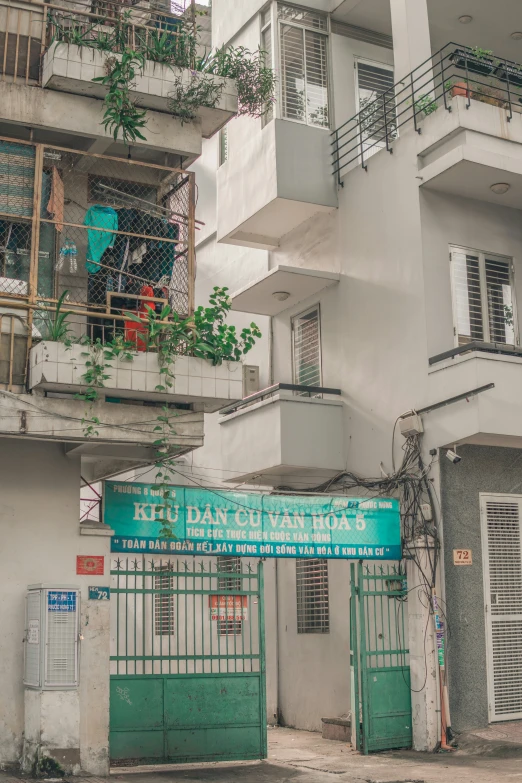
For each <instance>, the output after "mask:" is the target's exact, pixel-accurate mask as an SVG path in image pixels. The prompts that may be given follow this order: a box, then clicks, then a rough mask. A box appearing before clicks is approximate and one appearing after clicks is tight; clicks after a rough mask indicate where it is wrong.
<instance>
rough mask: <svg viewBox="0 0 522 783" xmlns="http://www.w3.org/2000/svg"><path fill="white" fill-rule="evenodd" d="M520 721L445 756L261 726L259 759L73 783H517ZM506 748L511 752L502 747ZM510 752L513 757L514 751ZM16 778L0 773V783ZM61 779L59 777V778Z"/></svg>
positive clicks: (468, 740)
mask: <svg viewBox="0 0 522 783" xmlns="http://www.w3.org/2000/svg"><path fill="white" fill-rule="evenodd" d="M521 735H522V724H521V725H518V724H514V723H510V724H499V725H498V726H495V728H492V729H486V730H483V731H480V732H476V733H474V734H469V735H466V736H465V737H463V738H462V739H463V742H462V745H463V748H462V749H460V750H458V751H455V752H453V753H451V754H440V753H432V754H427V753H415V752H414V751H390V752H384V753H376V754H372V755H371V756H361V755H360V754H358V753H356V752H355V751H353V750H352V748H351V746H349V745H346V744H345V743H343V742H333V741H329V740H323V739H322V737H321V735H320V734H317V733H315V732H306V731H295V730H293V729H283V728H274V729H269V732H268V740H269V757H268V759H267V760H266V761H260V762H236V763H230V762H228V763H226V762H223V763H219V764H215V763H212V764H207V765H204V766H202V765H194V764H185V765H161V766H147V767H143V766H141V767H132V768H124V767H120V768H115V769H114V770H112V772H111V776H110V778H108V779H107V778H94V777H91V778H80V777H78V778H69V780H72V781H74V783H327V782H328V783H337V781H338V782H339V783H455V781H456V779H458V783H497V781H498V783H504V781H505V783H508V781H509V783H517V781H520V783H522V762H521V758H522V744H520V740H521V739H522V737H521ZM510 751H511V752H510ZM513 754H515V757H514V755H513ZM20 780H21V778H19V777H17V776H13V775H8V774H6V773H0V783H20ZM66 780H67V778H66Z"/></svg>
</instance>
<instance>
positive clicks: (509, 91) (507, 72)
mask: <svg viewBox="0 0 522 783" xmlns="http://www.w3.org/2000/svg"><path fill="white" fill-rule="evenodd" d="M505 62H506V84H507V94H508V102H509V117H508V118H507V121H508V122H511V120H512V119H513V105H512V103H511V87H510V84H509V66H508V61H507V60H506V61H505Z"/></svg>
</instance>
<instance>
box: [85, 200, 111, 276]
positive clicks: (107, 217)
mask: <svg viewBox="0 0 522 783" xmlns="http://www.w3.org/2000/svg"><path fill="white" fill-rule="evenodd" d="M83 223H84V225H85V226H92V227H95V228H98V229H100V228H106V229H110V232H111V233H109V231H93V230H89V229H87V261H86V263H85V266H86V268H87V271H88V272H89V274H91V275H95V274H96V273H97V272H99V270H100V263H101V259H102V256H103V254H104V253H105V251H106V250H107V249H108V248H111V247H114V245H115V242H116V237H117V235H116V234H114V233H112V232H113V231H117V230H118V213H117V212H116V210H115V209H113V208H112V207H103V206H101V204H95V205H94V206H92V207H90V208H89V209H88V210H87V212H86V213H85V218H84V221H83Z"/></svg>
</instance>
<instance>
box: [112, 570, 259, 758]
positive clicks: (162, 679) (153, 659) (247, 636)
mask: <svg viewBox="0 0 522 783" xmlns="http://www.w3.org/2000/svg"><path fill="white" fill-rule="evenodd" d="M220 560H224V561H225V563H224V564H222V563H220V562H219V560H218V565H216V560H215V559H213V560H210V559H208V560H202V561H200V562H196V561H194V562H188V561H177V560H172V561H166V560H161V559H152V560H149V559H147V560H146V561H145V560H142V559H138V560H136V559H131V558H126V559H120V560H117V561H116V562H115V567H114V569H113V570H112V571H111V574H112V577H113V585H114V586H113V588H112V591H111V612H112V620H111V622H112V643H113V650H112V655H111V694H110V756H111V760H112V761H118V762H120V763H121V762H124V761H125V762H127V763H151V762H152V763H153V762H157V763H162V762H193V761H225V760H232V759H258V758H265V757H266V705H265V700H266V696H265V665H264V620H263V604H262V596H263V564H262V563H261V562H260V563H259V564H258V567H257V570H255V571H254V570H253V569H252V567H251V566H250V565H249V564H246V565H243V564H242V562H241V559H240V558H221V559H220ZM232 566H233V569H232V568H231V567H232ZM232 574H233V576H232Z"/></svg>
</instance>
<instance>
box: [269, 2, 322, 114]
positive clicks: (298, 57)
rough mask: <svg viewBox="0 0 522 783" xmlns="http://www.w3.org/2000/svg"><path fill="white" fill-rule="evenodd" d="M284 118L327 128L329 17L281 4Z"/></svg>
mask: <svg viewBox="0 0 522 783" xmlns="http://www.w3.org/2000/svg"><path fill="white" fill-rule="evenodd" d="M278 17H279V46H280V56H281V116H282V117H283V118H284V119H287V120H296V121H298V122H303V123H306V124H307V125H315V126H317V127H320V128H328V126H329V122H330V120H329V116H328V53H327V48H328V33H327V24H326V17H325V16H323V15H322V14H317V13H315V12H312V11H304V10H300V9H298V8H293V7H292V6H288V5H284V4H282V3H279V4H278Z"/></svg>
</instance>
